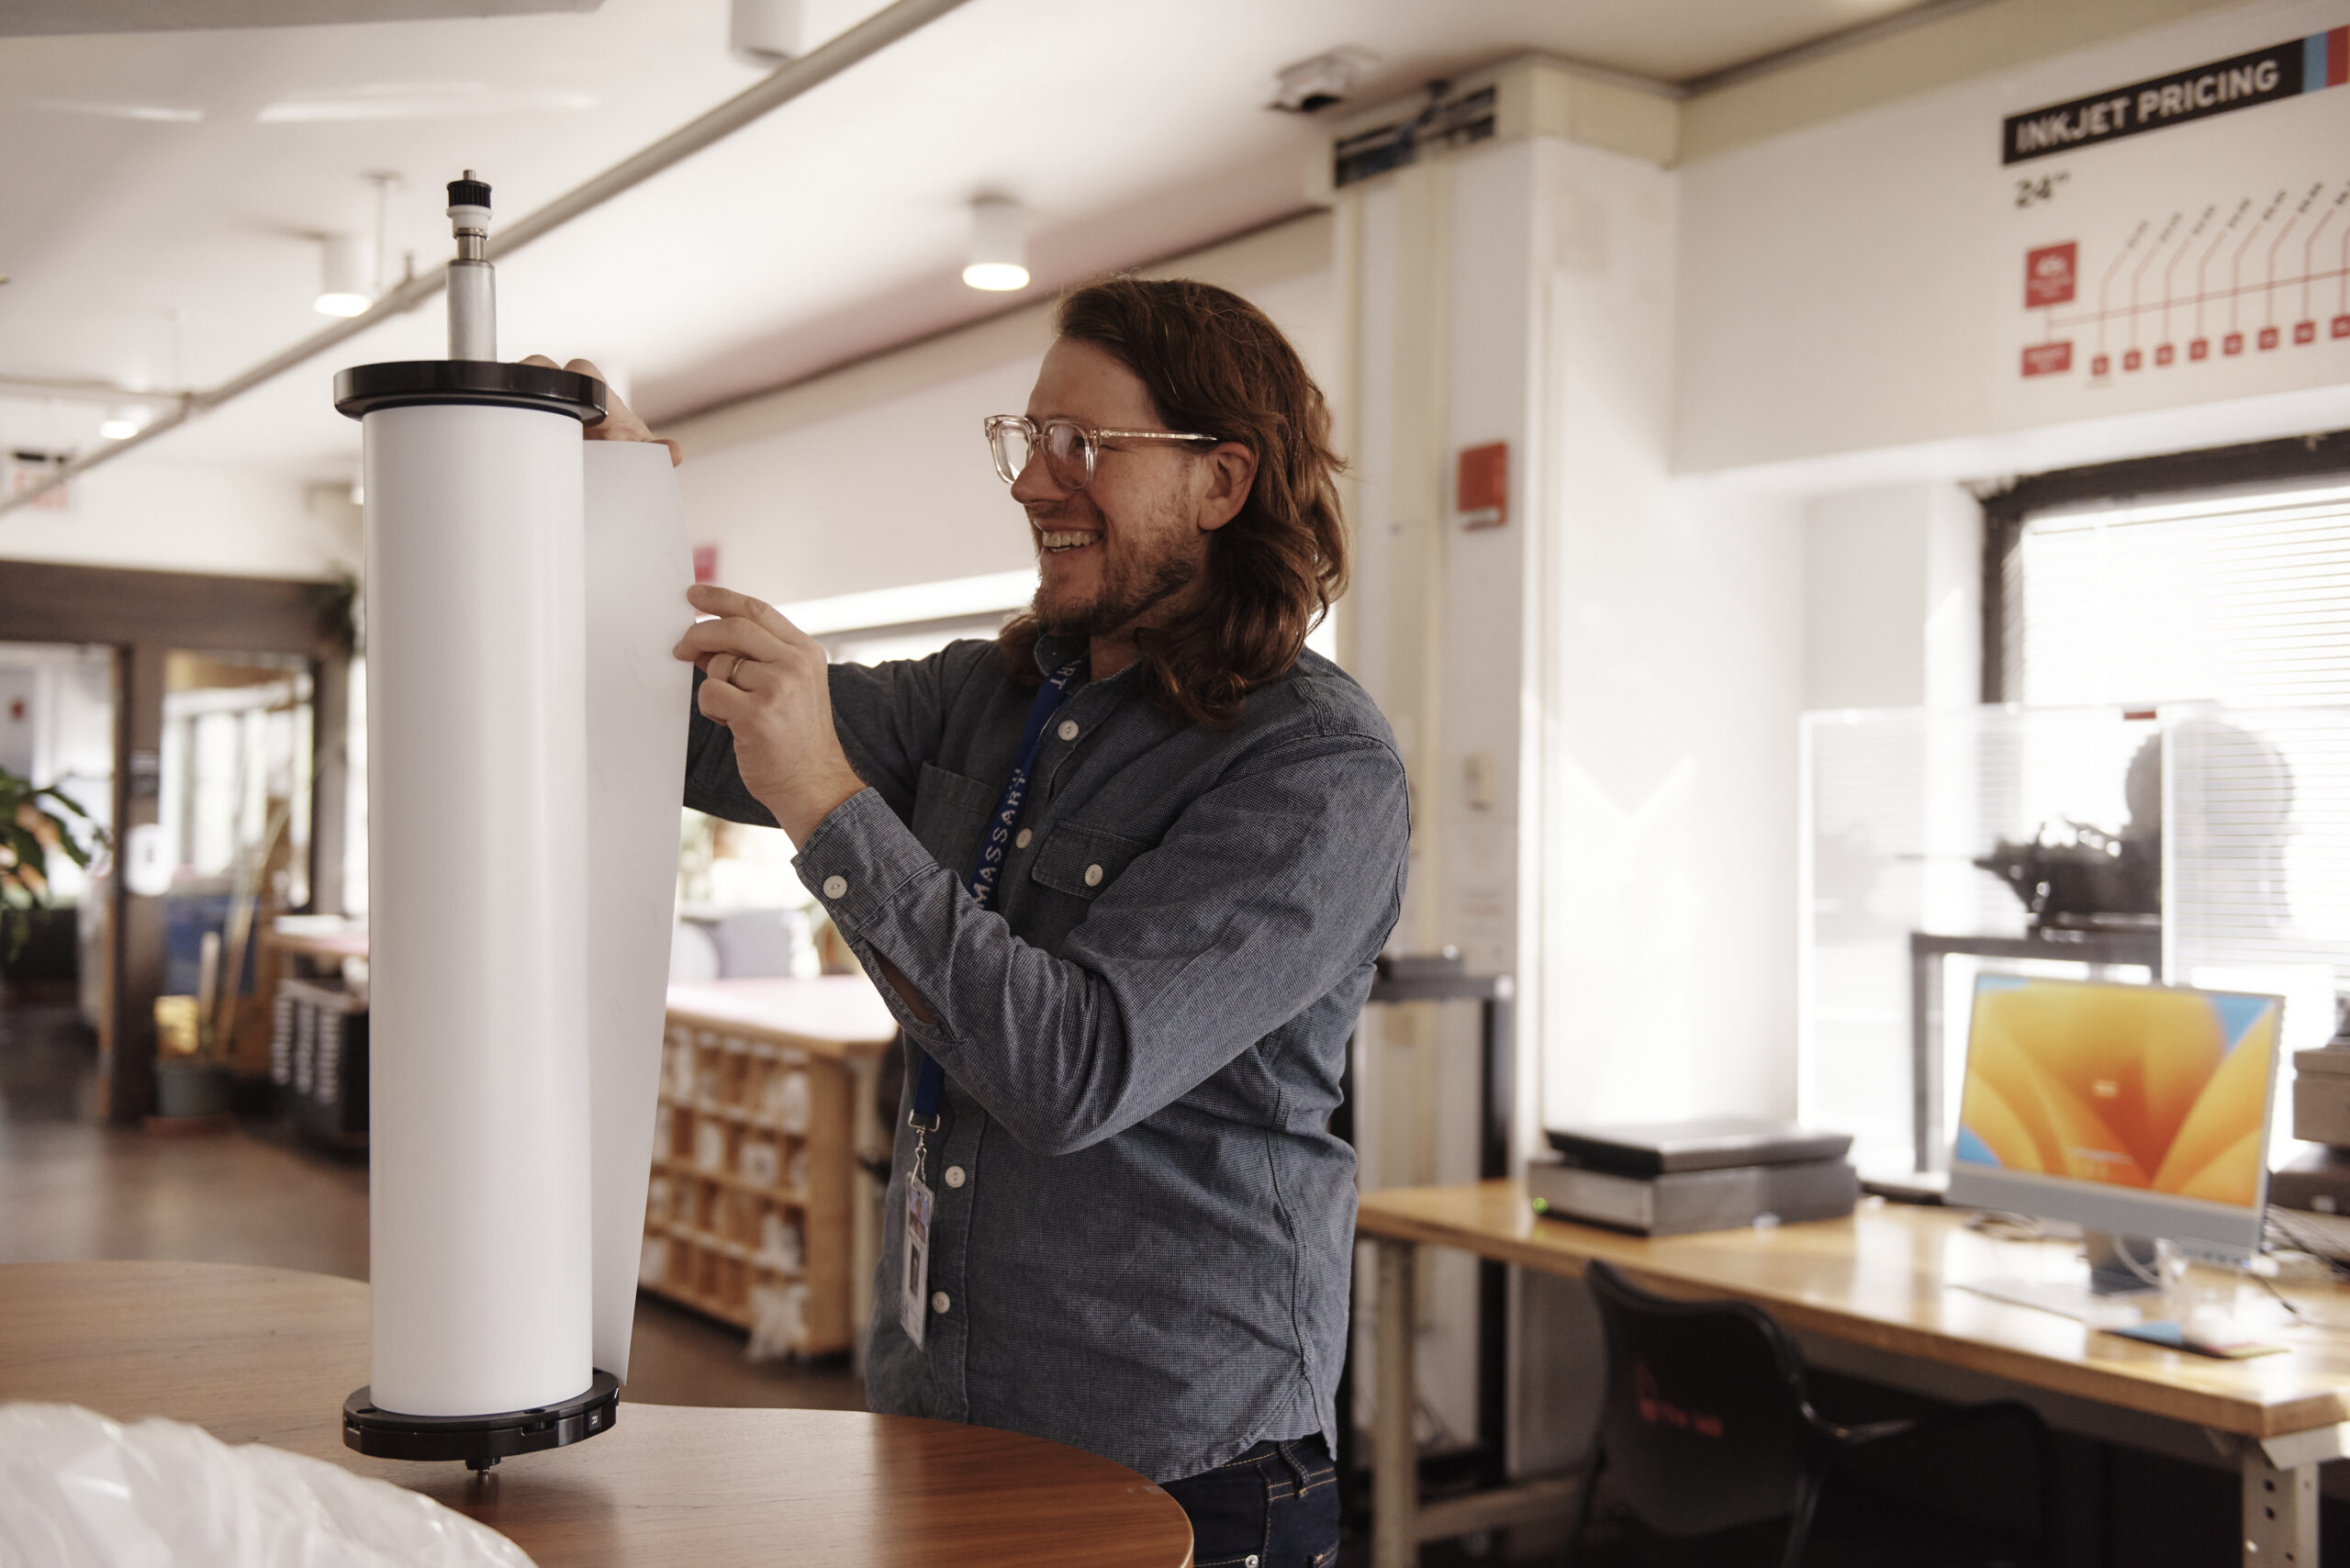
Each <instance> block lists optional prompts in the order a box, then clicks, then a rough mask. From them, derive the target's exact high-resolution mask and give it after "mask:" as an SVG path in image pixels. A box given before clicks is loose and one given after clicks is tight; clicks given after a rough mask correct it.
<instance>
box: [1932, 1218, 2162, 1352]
mask: <svg viewBox="0 0 2350 1568" xmlns="http://www.w3.org/2000/svg"><path fill="white" fill-rule="evenodd" d="M2081 1248H2082V1250H2083V1251H2085V1252H2086V1253H2087V1255H2088V1266H2087V1269H2086V1270H2084V1271H2082V1272H2081V1273H2080V1274H2079V1275H2078V1276H2076V1278H2073V1279H2069V1280H2032V1279H2023V1278H2020V1277H2018V1276H2015V1275H2010V1274H1993V1275H1990V1276H1988V1277H1986V1278H1984V1279H1980V1280H1955V1281H1953V1284H1955V1285H1957V1287H1958V1288H1959V1289H1960V1290H1963V1291H1971V1292H1973V1293H1974V1294H1976V1295H1980V1296H1988V1297H1990V1298H1991V1299H1992V1300H1993V1301H2004V1302H2007V1303H2009V1304H2010V1305H2015V1306H2031V1307H2037V1308H2039V1309H2040V1310H2041V1311H2042V1312H2053V1313H2055V1314H2056V1315H2057V1316H2060V1317H2070V1318H2072V1319H2074V1320H2075V1321H2076V1322H2080V1323H2086V1324H2087V1325H2088V1326H2089V1327H2092V1328H2111V1327H2121V1326H2124V1325H2127V1324H2132V1323H2136V1322H2138V1321H2140V1320H2141V1319H2142V1318H2143V1316H2145V1315H2144V1312H2143V1307H2144V1306H2145V1305H2146V1304H2147V1303H2148V1302H2150V1301H2159V1300H2161V1298H2162V1287H2161V1286H2159V1285H2157V1284H2154V1283H2151V1282H2149V1280H2148V1278H2147V1276H2148V1275H2151V1276H2153V1278H2154V1279H2156V1280H2159V1279H2161V1278H2162V1265H2161V1253H2160V1250H2159V1244H2158V1243H2157V1242H2156V1241H2155V1240H2154V1238H2151V1237H2145V1236H2116V1235H2114V1234H2113V1233H2112V1232H2110V1231H2104V1230H2084V1231H2083V1232H2081ZM2133 1264H2134V1265H2135V1266H2134V1267H2133V1266H2132V1265H2133Z"/></svg>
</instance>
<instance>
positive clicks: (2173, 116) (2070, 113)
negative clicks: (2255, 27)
mask: <svg viewBox="0 0 2350 1568" xmlns="http://www.w3.org/2000/svg"><path fill="white" fill-rule="evenodd" d="M2346 81H2350V28H2333V29H2332V30H2331V31H2329V32H2322V33H2311V34H2310V35H2309V36H2308V37H2306V38H2298V39H2287V40H2286V41H2285V42H2283V43H2274V44H2270V45H2269V46H2268V47H2267V48H2266V49H2255V50H2252V51H2251V52H2250V53H2248V54H2239V55H2235V56H2233V57H2232V58H2230V59H2227V60H2215V61H2213V62H2210V64H2208V65H2190V66H2188V68H2187V69H2186V70H2184V71H2173V72H2170V73H2167V74H2165V75H2161V76H2153V77H2149V78H2147V79H2146V80H2145V81H2143V82H2133V83H2132V84H2130V85H2129V86H2127V87H2112V88H2109V89H2107V90H2106V91H2104V92H2102V93H2092V94H2090V95H2088V96H2087V97H2085V98H2075V99H2073V100H2071V101H2070V102H2068V103H2062V104H2050V105H2048V106H2045V107H2043V108H2037V109H2027V110H2025V111H2024V112H2023V113H2022V114H2020V115H2009V117H2008V118H2007V122H2006V124H2005V126H2004V127H2003V128H2002V142H2001V153H2000V162H2003V163H2020V162H2024V161H2025V160H2027V159H2031V158H2045V157H2048V156H2049V155H2051V154H2052V153H2057V152H2070V151H2073V150H2074V149H2076V148H2080V147H2087V146H2090V145H2093V144H2095V143H2097V142H2100V141H2113V140H2119V139H2121V137H2125V136H2136V135H2139V134H2140V133H2142V132H2143V131H2149V130H2161V129H2164V128H2165V127H2167V126H2174V125H2186V124H2188V123H2189V122H2191V121H2194V120H2199V119H2207V118H2210V117H2211V116H2212V115H2223V114H2227V113H2229V112H2231V111H2232V110H2235V109H2248V108H2251V107H2252V106H2255V105H2256V104H2267V103H2274V102H2276V101H2277V99H2279V98H2291V97H2298V96H2300V95H2301V94H2303V93H2314V92H2318V91H2320V90H2321V89H2322V88H2326V87H2339V86H2341V85H2342V84H2344V82H2346Z"/></svg>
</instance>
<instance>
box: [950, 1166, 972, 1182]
mask: <svg viewBox="0 0 2350 1568" xmlns="http://www.w3.org/2000/svg"><path fill="white" fill-rule="evenodd" d="M969 1180H970V1178H969V1177H968V1176H966V1175H965V1174H964V1173H963V1168H962V1167H961V1166H959V1165H950V1166H948V1167H947V1168H946V1184H947V1185H948V1186H950V1187H959V1186H961V1185H962V1184H963V1183H964V1182H968V1181H969Z"/></svg>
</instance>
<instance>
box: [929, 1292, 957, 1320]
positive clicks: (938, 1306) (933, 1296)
mask: <svg viewBox="0 0 2350 1568" xmlns="http://www.w3.org/2000/svg"><path fill="white" fill-rule="evenodd" d="M949 1305H952V1304H951V1303H949V1302H948V1301H947V1299H946V1292H945V1291H933V1292H931V1293H930V1310H931V1311H933V1312H934V1313H936V1314H938V1315H939V1316H941V1317H944V1316H946V1309H947V1307H948V1306H949Z"/></svg>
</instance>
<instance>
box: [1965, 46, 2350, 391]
mask: <svg viewBox="0 0 2350 1568" xmlns="http://www.w3.org/2000/svg"><path fill="white" fill-rule="evenodd" d="M2341 15H2342V7H2341V6H2339V5H2314V6H2306V7H2302V8H2301V9H2300V16H2305V17H2308V18H2309V20H2308V21H2306V22H2304V23H2303V24H2302V25H2303V26H2309V25H2311V24H2312V23H2321V22H2332V21H2333V20H2335V19H2336V18H2338V17H2340V16H2341ZM2296 19H2297V20H2298V19H2299V17H2296ZM2276 27H2277V22H2276V21H2275V20H2274V19H2271V20H2268V21H2266V23H2264V22H2263V21H2262V19H2261V18H2260V17H2257V16H2247V17H2244V18H2243V19H2242V20H2241V21H2239V22H2235V23H2233V24H2232V25H2228V24H2220V23H2216V22H2215V23H2213V24H2210V25H2206V26H2204V27H2202V28H2200V29H2199V30H2200V42H2199V44H2195V45H2189V46H2186V47H2182V46H2181V44H2180V43H2179V42H2178V40H2177V38H2176V37H2175V36H2174V37H2171V38H2168V39H2165V37H2164V36H2163V35H2161V34H2154V35H2150V36H2148V37H2146V38H2144V39H2142V40H2138V41H2136V42H2133V43H2132V44H2131V45H2129V46H2127V47H2121V48H2117V49H2115V50H2109V51H2106V52H2104V53H2103V54H2102V55H2101V57H2100V62H2098V63H2096V64H2093V65H2089V66H2087V67H2084V66H2083V65H2082V64H2081V63H2079V62H2062V61H2059V62H2049V63H2047V64H2046V65H2043V66H2041V67H2039V68H2036V69H2034V70H2032V71H2031V72H2029V73H2023V74H2022V75H2021V76H2020V78H2019V79H2018V80H2017V81H2016V82H2014V83H2013V84H2011V86H2009V89H2008V97H2007V101H2008V102H2009V103H2011V104H2013V103H2022V104H2033V103H2036V104H2040V105H2042V107H2039V108H2032V109H2027V110H2025V111H2023V112H2022V113H2020V114H2009V115H2005V116H2004V117H2003V118H2002V121H2001V124H2002V127H2003V136H2004V140H2003V143H2002V148H2001V153H2000V161H1999V162H1998V163H1997V165H1996V166H1991V165H1989V164H1987V162H1986V168H1985V173H1986V176H1987V177H1988V178H1989V179H1991V180H1994V181H1996V182H1997V197H1996V198H1995V200H1996V202H1997V211H1998V212H1999V214H2000V218H1999V221H1998V222H1997V224H1996V225H1995V226H1993V227H1992V228H1991V229H1988V230H1986V235H1988V236H1991V237H1993V238H1995V240H1996V243H1995V244H1994V245H1993V247H1992V249H1991V250H1990V252H1989V254H1988V256H1987V257H1986V261H1988V263H1989V265H1990V266H1991V268H1992V269H1993V270H1992V272H1991V273H1990V274H1989V275H1988V277H1987V278H1986V281H1987V282H1991V283H1992V284H1993V285H1994V286H1996V287H1997V310H1998V315H1999V318H2000V319H2001V320H2002V321H2003V323H2004V326H2003V330H2001V331H2000V332H1999V333H1998V334H1997V335H1996V336H1995V337H1994V338H1993V339H1992V340H1991V343H1992V348H1993V352H1994V353H1995V354H1996V355H1997V358H1996V360H1995V361H1994V362H1993V364H1994V369H1993V375H1994V376H1995V379H1994V381H1993V386H1994V389H1995V390H1994V398H1995V407H1996V408H1997V410H1998V414H1997V418H1998V422H1999V423H2000V424H2002V425H2005V426H2007V427H2009V428H2021V427H2025V426H2031V425H2041V424H2049V423H2057V422H2062V421H2064V420H2077V419H2086V418H2091V417H2097V416H2106V415H2113V414H2121V413H2129V412H2132V411H2134V410H2138V409H2158V408H2177V407H2184V406H2192V405H2196V404H2202V403H2216V402H2221V401H2225V400H2228V399H2231V398H2248V397H2257V396H2262V395H2266V394H2272V393H2278V392H2286V391H2292V390H2296V389H2300V388H2306V387H2313V386H2333V385H2339V384H2341V383H2343V382H2345V381H2350V163H2345V162H2344V160H2343V157H2342V151H2343V149H2344V148H2345V147H2350V92H2342V93H2336V92H2332V91H2329V90H2328V89H2330V88H2332V87H2333V86H2336V85H2340V84H2344V83H2345V82H2350V27H2342V26H2336V27H2331V28H2326V30H2324V31H2322V32H2312V33H2309V34H2306V35H2304V36H2303V37H2300V38H2297V39H2288V40H2287V41H2285V42H2281V43H2275V44H2270V45H2267V46H2266V47H2264V48H2260V49H2244V48H2243V47H2242V46H2243V45H2244V44H2245V43H2249V42H2250V41H2251V40H2252V39H2255V38H2258V37H2260V36H2262V35H2263V34H2265V33H2267V32H2268V30H2269V28H2276ZM2255 29H2257V30H2255ZM2278 30H2280V31H2281V30H2282V28H2279V29H2278ZM2231 44H2233V45H2234V46H2235V49H2236V52H2229V49H2230V45H2231ZM2165 56H2167V57H2168V58H2165ZM2182 56H2185V57H2187V58H2189V59H2194V58H2201V59H2202V60H2203V61H2204V62H2205V63H2202V64H2197V65H2189V66H2185V67H2183V68H2176V69H2174V68H2172V67H2173V66H2174V62H2176V61H2177V60H2178V59H2179V58H2180V57H2182ZM2214 56H2220V57H2221V58H2216V59H2214V58H2212V57H2214ZM2092 72H2094V74H2091V73H2092ZM2133 75H2134V76H2136V77H2138V80H2136V81H2134V82H2131V84H2130V85H2128V86H2121V87H2109V88H2107V89H2104V90H2103V91H2099V92H2094V93H2085V92H2082V91H2081V89H2082V88H2083V87H2084V86H2087V84H2090V83H2094V82H2096V81H2098V80H2099V79H2102V80H2104V81H2108V82H2110V81H2114V80H2116V79H2117V78H2119V79H2121V80H2124V81H2128V80H2129V79H2130V77H2132V76H2133ZM2084 77H2086V78H2087V81H2086V82H2085V81H2083V78H2084ZM2254 106H2266V107H2263V108H2262V110H2261V112H2260V113H2259V114H2256V115H2255V114H2245V115H2239V114H2236V113H2234V112H2233V111H2234V110H2236V109H2241V108H2250V107H2254ZM2174 128H2176V130H2177V134H2175V135H2166V136H2163V137H2159V138H2154V139H2152V140H2149V139H2147V138H2146V137H2144V136H2143V134H2142V133H2143V132H2147V131H2153V130H2165V129H2174ZM2060 153H2062V154H2065V156H2062V157H2059V156H2056V154H2060ZM1986 194H1988V193H1986Z"/></svg>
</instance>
